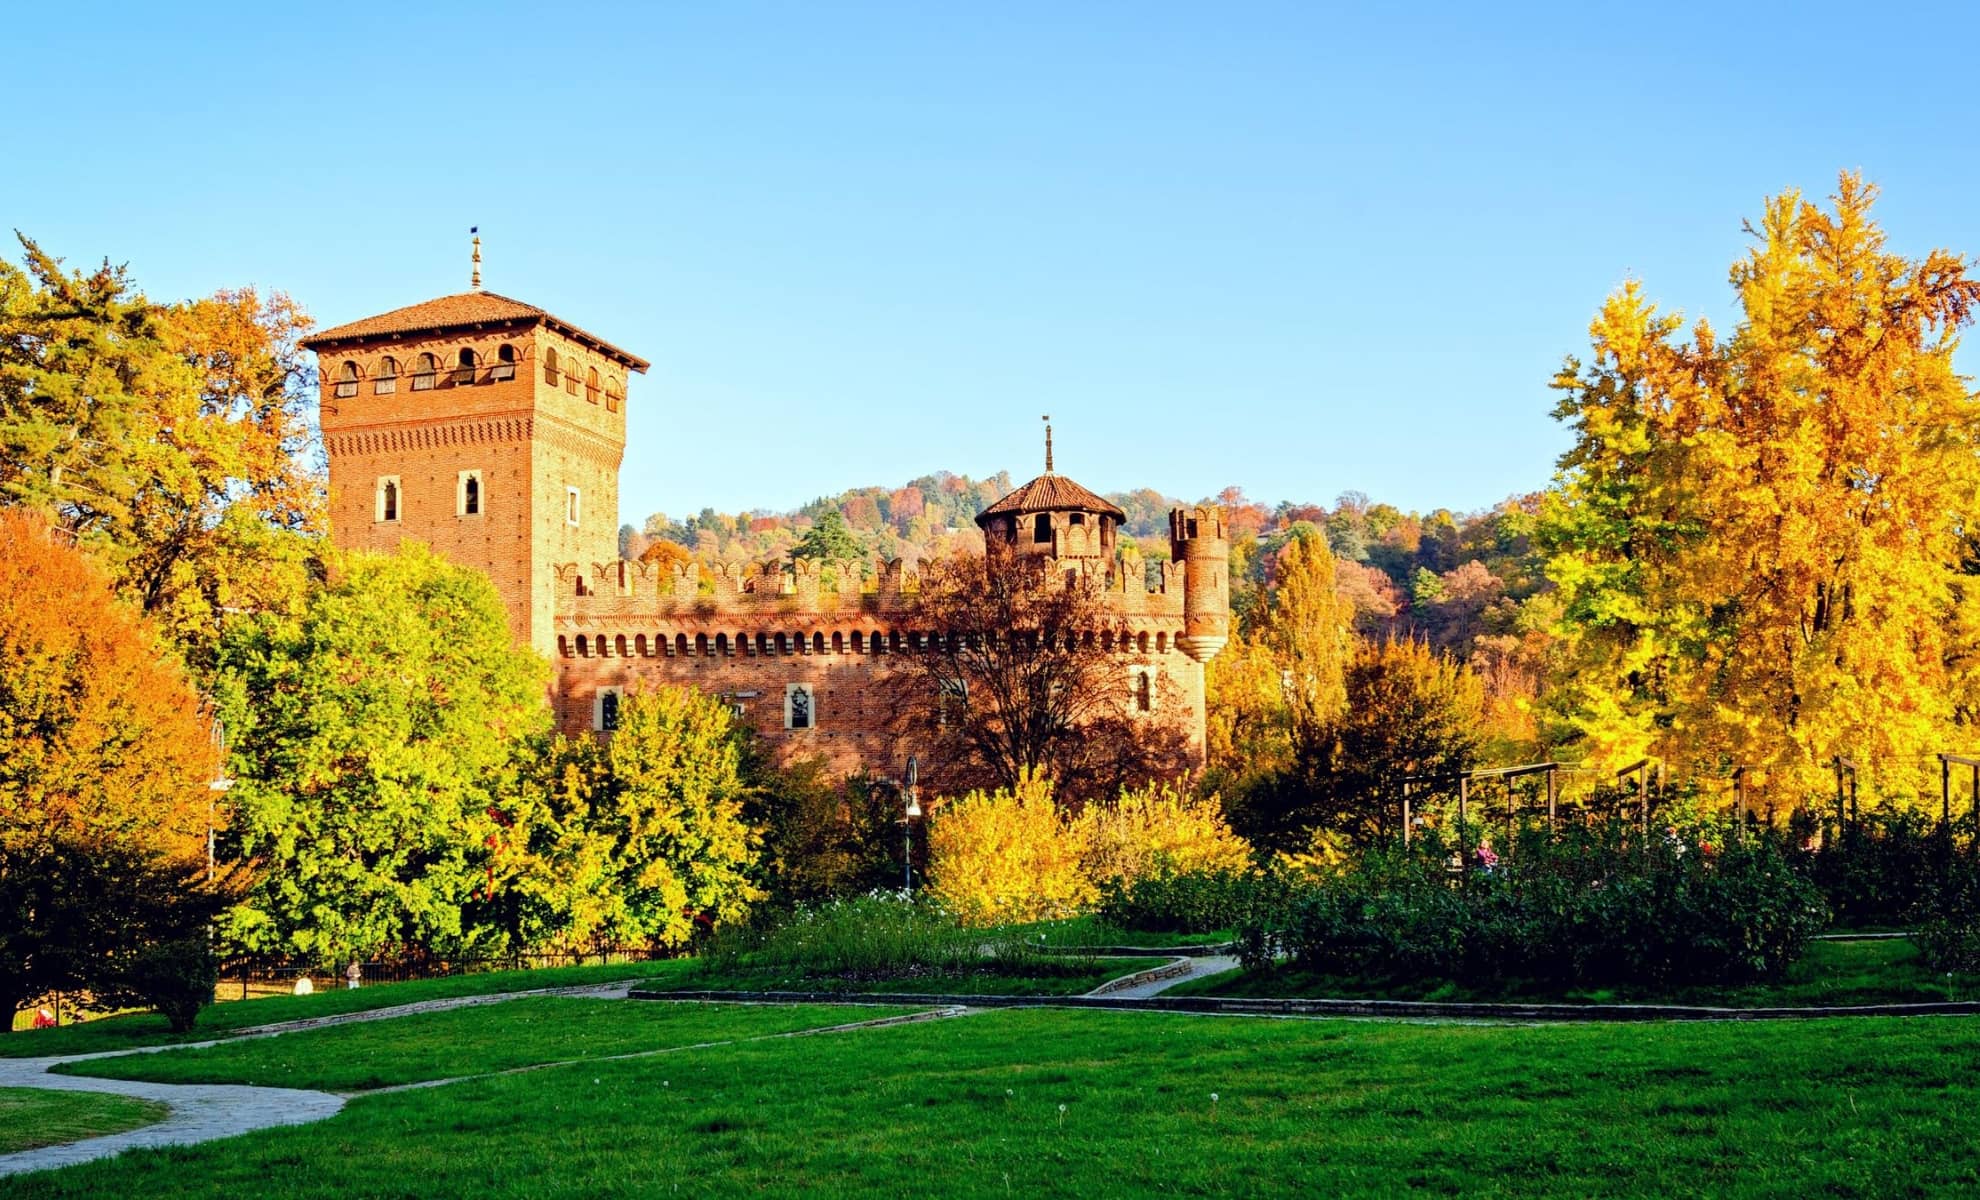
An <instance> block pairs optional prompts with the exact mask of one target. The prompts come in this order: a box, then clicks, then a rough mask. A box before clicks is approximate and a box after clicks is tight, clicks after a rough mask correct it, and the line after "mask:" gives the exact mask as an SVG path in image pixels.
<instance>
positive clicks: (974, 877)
mask: <svg viewBox="0 0 1980 1200" xmlns="http://www.w3.org/2000/svg"><path fill="white" fill-rule="evenodd" d="M928 847H929V883H930V890H931V891H932V892H933V893H934V894H935V895H936V896H937V897H938V898H939V899H940V900H941V901H942V902H943V903H944V904H946V905H947V906H948V907H949V909H950V910H951V911H953V912H955V913H957V914H958V915H959V916H960V917H961V918H962V919H963V921H964V923H965V924H970V925H996V924H1013V923H1023V922H1027V921H1041V920H1052V919H1056V918H1060V917H1068V916H1072V915H1074V914H1076V913H1080V912H1084V911H1088V910H1090V909H1091V908H1092V907H1093V905H1094V904H1095V902H1096V901H1098V900H1100V898H1101V895H1102V892H1103V890H1104V889H1108V888H1112V889H1115V890H1121V889H1130V888H1132V886H1133V885H1135V884H1136V883H1137V882H1138V881H1141V880H1155V879H1160V878H1165V877H1169V876H1184V877H1189V878H1195V877H1196V876H1199V875H1201V876H1205V877H1221V876H1236V875H1239V874H1241V873H1242V872H1243V870H1244V868H1245V867H1246V865H1247V864H1248V863H1249V862H1250V859H1251V847H1250V846H1249V845H1247V844H1246V843H1245V841H1244V839H1242V838H1240V837H1238V836H1237V835H1236V834H1234V833H1232V832H1231V830H1230V826H1228V825H1226V824H1225V823H1224V816H1223V811H1222V805H1221V804H1220V803H1219V802H1218V800H1217V799H1216V798H1215V797H1207V798H1199V797H1196V796H1194V795H1191V794H1190V793H1188V792H1186V791H1183V790H1180V789H1178V788H1176V787H1173V786H1170V785H1160V784H1150V785H1149V786H1147V787H1145V788H1143V789H1142V790H1140V791H1123V792H1122V793H1121V794H1120V796H1119V797H1118V798H1117V799H1115V800H1111V801H1104V802H1096V803H1093V804H1089V805H1087V806H1086V808H1085V809H1084V811H1082V812H1081V813H1079V814H1078V815H1077V816H1068V815H1067V814H1066V813H1064V812H1063V811H1062V810H1060V809H1059V808H1058V807H1057V806H1056V804H1055V803H1054V801H1053V797H1052V785H1051V783H1050V782H1049V781H1047V780H1044V779H1041V778H1037V777H1027V778H1026V779H1024V780H1023V781H1022V782H1021V783H1019V785H1018V786H1017V787H1016V788H1015V789H1009V790H1006V789H999V790H997V791H994V792H971V793H970V794H969V795H967V796H965V797H963V798H962V799H961V800H955V801H950V802H948V803H946V804H943V805H942V806H941V807H940V808H938V809H937V810H936V812H935V815H934V816H933V818H932V819H931V820H930V822H929V829H928ZM1150 886H1151V888H1152V889H1160V888H1162V887H1163V886H1164V885H1162V884H1160V883H1154V884H1151V885H1150ZM1179 886H1184V887H1189V886H1194V885H1179ZM1150 895H1151V897H1152V896H1153V895H1154V892H1153V891H1151V892H1150ZM1151 903H1153V901H1152V900H1151ZM1129 928H1142V929H1151V930H1152V929H1156V928H1161V926H1157V925H1139V926H1129ZM1210 928H1215V929H1228V928H1230V926H1229V924H1227V923H1226V924H1219V925H1213V926H1210Z"/></svg>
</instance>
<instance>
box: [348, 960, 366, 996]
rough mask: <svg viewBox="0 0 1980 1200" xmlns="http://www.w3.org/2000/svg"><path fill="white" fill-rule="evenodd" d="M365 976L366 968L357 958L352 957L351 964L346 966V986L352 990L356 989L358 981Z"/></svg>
mask: <svg viewBox="0 0 1980 1200" xmlns="http://www.w3.org/2000/svg"><path fill="white" fill-rule="evenodd" d="M363 978H364V968H363V967H361V966H359V965H358V960H357V959H355V958H354V959H352V960H351V965H350V966H348V967H345V968H344V986H345V987H347V988H349V989H350V990H351V991H356V990H357V985H358V981H359V980H360V979H363Z"/></svg>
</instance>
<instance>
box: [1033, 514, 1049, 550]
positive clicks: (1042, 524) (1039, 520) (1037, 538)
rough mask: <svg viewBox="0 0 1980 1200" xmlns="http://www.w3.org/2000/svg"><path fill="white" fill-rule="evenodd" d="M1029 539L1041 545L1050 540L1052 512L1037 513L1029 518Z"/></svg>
mask: <svg viewBox="0 0 1980 1200" xmlns="http://www.w3.org/2000/svg"><path fill="white" fill-rule="evenodd" d="M1031 540H1032V541H1034V542H1036V543H1038V544H1039V545H1041V546H1043V545H1045V544H1047V543H1049V542H1050V541H1051V540H1052V514H1051V513H1039V514H1038V515H1037V516H1035V517H1033V518H1032V519H1031Z"/></svg>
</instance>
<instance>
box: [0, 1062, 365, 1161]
mask: <svg viewBox="0 0 1980 1200" xmlns="http://www.w3.org/2000/svg"><path fill="white" fill-rule="evenodd" d="M192 1044H196V1045H206V1046H210V1045H212V1044H213V1043H212V1042H199V1043H192ZM173 1048H174V1049H177V1048H179V1047H173ZM125 1053H129V1051H122V1050H119V1051H112V1052H110V1053H109V1054H64V1055H58V1056H55V1057H52V1058H12V1059H0V1087H23V1088H41V1089H44V1090H47V1091H61V1092H111V1093H114V1094H116V1095H119V1096H133V1097H136V1098H137V1099H139V1100H156V1101H159V1102H161V1103H163V1104H165V1105H166V1106H167V1107H168V1108H169V1109H170V1111H169V1112H168V1113H167V1114H166V1116H165V1119H164V1120H162V1121H159V1122H158V1123H156V1124H153V1125H146V1126H143V1127H141V1128H138V1129H132V1130H128V1131H126V1132H124V1133H113V1134H108V1135H106V1136H104V1137H97V1138H86V1139H84V1140H83V1141H80V1142H68V1143H66V1144H63V1145H60V1146H43V1147H41V1148H40V1149H39V1150H22V1151H19V1152H17V1153H14V1154H0V1175H18V1174H21V1173H22V1172H25V1171H45V1170H48V1169H50V1168H53V1167H66V1166H70V1165H72V1164H74V1163H80V1162H88V1161H90V1160H91V1159H96V1158H108V1157H110V1156H111V1155H113V1154H120V1153H122V1152H123V1151H125V1150H132V1149H136V1148H138V1147H140V1146H190V1145H192V1144H193V1143H195V1142H210V1141H213V1140H214V1139H215V1138H224V1137H233V1136H234V1135H235V1134H240V1133H250V1132H252V1131H254V1130H257V1129H268V1128H271V1127H273V1126H276V1125H302V1124H306V1123H307V1122H310V1121H321V1120H323V1119H324V1118H326V1117H332V1116H335V1115H336V1114H337V1111H338V1110H339V1109H341V1108H343V1107H344V1098H343V1097H342V1096H333V1095H331V1094H330V1093H329V1092H309V1091H302V1090H300V1089H297V1088H270V1087H246V1086H243V1085H239V1084H179V1083H140V1082H138V1081H136V1080H127V1079H90V1078H84V1077H81V1076H75V1075H51V1074H49V1068H50V1067H53V1066H55V1065H56V1064H57V1063H67V1062H82V1061H83V1060H85V1059H91V1058H108V1057H111V1055H112V1054H125Z"/></svg>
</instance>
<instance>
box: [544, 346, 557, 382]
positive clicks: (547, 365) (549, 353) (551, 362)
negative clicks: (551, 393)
mask: <svg viewBox="0 0 1980 1200" xmlns="http://www.w3.org/2000/svg"><path fill="white" fill-rule="evenodd" d="M543 382H545V383H547V384H549V385H550V386H551V387H556V386H557V351H556V350H555V349H550V350H545V351H544V352H543Z"/></svg>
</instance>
